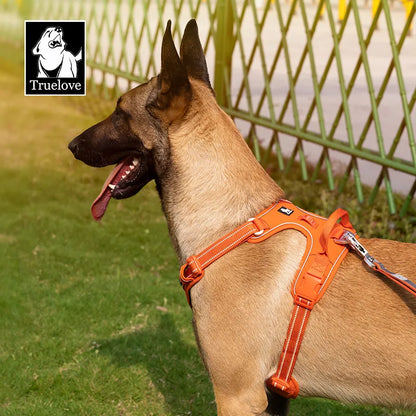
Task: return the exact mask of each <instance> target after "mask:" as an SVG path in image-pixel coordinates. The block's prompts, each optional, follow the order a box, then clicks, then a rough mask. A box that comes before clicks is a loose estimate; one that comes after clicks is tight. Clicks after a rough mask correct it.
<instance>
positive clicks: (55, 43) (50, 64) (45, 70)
mask: <svg viewBox="0 0 416 416" xmlns="http://www.w3.org/2000/svg"><path fill="white" fill-rule="evenodd" d="M65 47H66V42H64V40H63V31H62V28H61V27H59V26H58V27H48V28H47V29H46V30H45V31H44V32H43V34H42V36H41V38H40V40H39V42H38V43H37V45H36V46H35V47H34V48H33V50H32V53H33V54H34V55H39V59H38V75H37V77H38V78H76V77H77V62H78V61H80V60H81V57H82V49H81V50H80V51H79V52H78V54H77V55H76V56H74V55H73V54H72V53H71V52H69V51H66V50H65Z"/></svg>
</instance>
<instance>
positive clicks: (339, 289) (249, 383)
mask: <svg viewBox="0 0 416 416" xmlns="http://www.w3.org/2000/svg"><path fill="white" fill-rule="evenodd" d="M69 148H70V149H71V151H72V152H73V153H74V155H75V157H76V158H77V159H80V160H82V161H83V162H85V163H87V164H88V165H91V166H106V165H111V164H115V163H118V165H117V167H116V169H115V170H114V171H113V173H112V174H111V175H110V177H109V179H108V180H107V182H106V184H105V186H104V188H103V190H102V192H101V194H100V196H99V197H98V198H97V200H96V201H95V203H94V205H93V215H94V217H95V218H96V219H99V218H101V216H102V215H103V214H104V211H105V208H106V206H107V203H108V201H109V199H110V197H113V198H126V197H129V196H132V195H133V194H135V193H137V192H138V191H139V190H140V189H141V188H142V187H143V186H144V185H145V184H146V183H147V182H149V181H150V180H152V179H155V180H156V184H157V188H158V191H159V194H160V198H161V200H162V206H163V210H164V212H165V215H166V218H167V222H168V226H169V231H170V235H171V239H172V242H173V245H174V247H175V249H176V251H177V254H178V257H179V259H180V261H181V262H182V263H183V262H184V261H185V259H186V258H187V257H189V256H190V255H193V254H196V253H199V252H200V251H201V250H202V249H204V248H205V247H207V246H208V245H209V244H211V243H212V242H214V241H215V240H217V239H218V238H219V237H221V236H222V235H224V234H226V233H227V232H229V231H230V230H232V229H233V228H235V227H237V226H238V225H240V224H241V223H243V222H244V221H246V220H247V219H248V218H249V217H252V216H254V215H255V214H257V213H259V212H260V211H261V210H263V209H264V208H265V207H267V206H268V205H270V204H271V203H272V202H274V201H277V200H279V199H280V198H282V197H283V192H282V190H281V189H280V188H279V187H278V186H277V185H276V183H275V182H274V181H273V180H272V179H271V178H270V177H269V176H268V174H267V173H266V172H265V171H264V170H263V168H262V167H261V166H260V165H259V163H258V162H257V161H256V159H255V158H254V156H253V154H252V153H251V151H250V149H249V148H248V146H247V145H246V143H245V141H244V139H243V138H242V136H241V134H240V133H239V132H238V130H237V128H236V127H235V125H234V123H233V122H232V120H231V119H230V118H229V117H228V116H227V115H226V114H225V113H224V112H223V111H222V110H221V109H220V107H219V106H218V105H217V103H216V101H215V97H214V93H213V91H212V89H211V86H210V82H209V77H208V72H207V67H206V63H205V58H204V55H203V51H202V48H201V44H200V41H199V38H198V29H197V26H196V23H195V21H190V22H189V23H188V25H187V27H186V30H185V33H184V36H183V40H182V44H181V49H180V57H179V56H178V53H177V51H176V49H175V46H174V43H173V40H172V36H171V32H170V23H168V26H167V29H166V32H165V35H164V38H163V44H162V70H161V73H160V75H159V76H158V77H155V78H153V79H151V80H150V81H149V82H148V83H146V84H143V85H141V86H139V87H137V88H134V89H133V90H131V91H129V92H127V93H125V94H124V95H123V96H121V98H120V99H119V100H118V102H117V107H116V110H115V111H114V113H113V114H111V115H110V116H109V117H108V118H107V119H105V120H104V121H101V122H100V123H98V124H97V125H95V126H93V127H91V128H89V129H88V130H86V131H85V132H83V133H82V134H81V135H80V136H78V137H77V138H75V139H74V140H73V141H72V142H71V143H70V145H69ZM126 170H127V172H126ZM110 182H111V183H112V184H113V185H111V187H108V186H107V185H108V184H109V183H110ZM114 184H115V185H114ZM363 244H364V245H365V246H366V247H367V248H368V250H369V252H370V253H371V254H372V255H374V256H375V257H376V258H378V259H380V260H381V261H383V262H384V263H385V264H386V266H387V267H388V268H391V269H392V270H395V271H397V272H399V273H401V274H403V275H405V276H407V277H410V278H412V276H414V275H415V273H414V267H415V266H414V264H413V262H414V261H416V247H415V246H414V245H410V244H404V243H398V242H393V241H383V240H365V241H364V240H363ZM304 248H305V237H304V236H303V235H302V234H301V233H299V232H297V231H295V230H287V231H283V232H281V233H278V234H277V235H275V236H274V237H272V238H270V239H268V240H266V241H264V242H263V243H261V244H256V245H251V244H243V245H241V246H239V247H238V248H236V249H234V250H233V251H231V252H230V253H228V254H227V255H225V256H223V257H221V258H220V259H219V260H217V261H216V262H215V263H213V264H212V265H211V266H209V267H208V268H207V270H206V273H205V276H204V278H203V279H202V280H201V281H200V282H199V283H198V284H197V285H196V286H194V288H193V289H192V307H193V313H194V326H195V333H196V336H197V340H198V345H199V348H200V351H201V354H202V357H203V360H204V363H205V365H206V368H207V369H208V372H209V375H210V377H211V380H212V383H213V386H214V392H215V398H216V402H217V408H218V414H220V415H236V416H237V415H238V416H242V415H258V414H262V413H269V414H277V415H286V414H287V413H288V405H287V400H286V399H283V398H280V397H278V396H276V395H273V394H271V393H269V392H268V391H267V389H266V387H265V380H266V379H267V378H268V377H269V376H271V375H272V374H273V373H274V372H275V370H276V366H277V363H278V359H279V356H280V353H281V350H282V344H283V342H284V339H285V335H286V331H287V327H288V323H289V319H290V315H291V311H292V304H293V301H292V297H291V294H290V285H291V282H292V279H293V277H294V274H295V272H296V270H297V267H298V264H299V262H300V259H301V257H302V254H303V251H304ZM415 312H416V301H415V299H414V298H413V297H412V296H411V295H409V294H407V293H406V292H405V291H404V290H402V289H401V288H398V287H395V286H394V285H393V284H390V283H389V282H388V281H386V280H385V279H384V278H380V277H379V276H376V275H375V274H374V273H373V272H371V271H369V269H368V268H367V266H366V265H365V264H363V262H362V261H361V260H360V259H359V258H358V257H357V256H356V255H355V254H353V253H349V254H348V255H347V257H346V259H345V260H344V262H343V263H342V266H341V268H340V269H339V271H338V273H337V275H336V277H335V279H334V281H333V283H332V284H331V286H330V288H329V289H328V291H327V294H326V295H325V296H324V297H323V299H322V300H321V301H320V302H319V303H318V305H317V306H316V307H315V309H314V311H313V312H312V314H311V318H310V321H309V324H308V327H307V329H306V334H305V337H304V341H303V344H302V347H301V350H300V355H299V358H298V361H297V363H296V366H295V370H294V377H295V378H296V380H297V381H298V382H299V385H300V394H301V395H303V396H319V397H328V398H331V399H336V400H341V401H345V402H354V403H372V404H376V405H385V406H394V407H410V408H411V407H415V405H416V353H415V351H416V315H415Z"/></svg>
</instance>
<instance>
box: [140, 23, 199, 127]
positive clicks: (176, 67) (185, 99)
mask: <svg viewBox="0 0 416 416" xmlns="http://www.w3.org/2000/svg"><path fill="white" fill-rule="evenodd" d="M191 95H192V93H191V84H190V83H189V80H188V74H187V72H186V69H185V67H184V65H183V64H182V62H181V60H180V58H179V55H178V52H177V51H176V48H175V44H174V43H173V39H172V33H171V21H170V20H169V21H168V24H167V26H166V30H165V34H164V35H163V41H162V69H161V71H160V74H159V76H158V81H157V92H156V94H155V95H154V96H153V97H150V102H148V103H147V107H148V108H149V110H150V111H151V112H153V113H155V114H156V115H157V116H158V117H160V118H162V119H163V120H165V121H166V122H168V123H171V122H173V121H174V120H176V119H177V118H179V117H181V116H182V115H183V114H184V113H185V111H186V109H187V107H188V104H189V102H190V100H191Z"/></svg>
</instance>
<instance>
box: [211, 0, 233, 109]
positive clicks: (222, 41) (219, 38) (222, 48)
mask: <svg viewBox="0 0 416 416" xmlns="http://www.w3.org/2000/svg"><path fill="white" fill-rule="evenodd" d="M231 1H233V0H220V1H218V2H217V32H216V33H215V74H214V90H215V94H216V96H217V101H218V104H219V105H221V106H227V104H228V103H229V100H228V98H227V90H228V91H229V89H230V88H229V86H230V82H231V62H232V55H233V45H234V41H233V39H234V37H233V23H234V22H233V15H232V4H231Z"/></svg>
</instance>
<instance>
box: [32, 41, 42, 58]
mask: <svg viewBox="0 0 416 416" xmlns="http://www.w3.org/2000/svg"><path fill="white" fill-rule="evenodd" d="M39 44H40V41H39V42H38V43H37V44H36V46H35V47H34V48H33V49H32V53H33V55H40V50H39Z"/></svg>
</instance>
